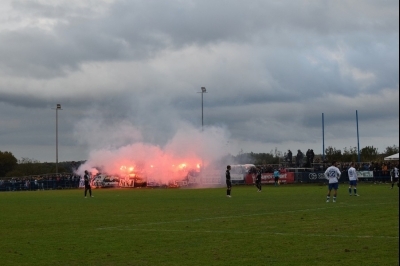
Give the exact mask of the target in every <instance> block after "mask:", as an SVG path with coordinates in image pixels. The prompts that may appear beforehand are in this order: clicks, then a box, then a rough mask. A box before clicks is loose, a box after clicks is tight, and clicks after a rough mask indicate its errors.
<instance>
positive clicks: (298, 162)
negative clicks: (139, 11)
mask: <svg viewBox="0 0 400 266" xmlns="http://www.w3.org/2000/svg"><path fill="white" fill-rule="evenodd" d="M303 158H304V154H303V153H302V152H301V150H297V155H296V166H297V167H300V166H303Z"/></svg>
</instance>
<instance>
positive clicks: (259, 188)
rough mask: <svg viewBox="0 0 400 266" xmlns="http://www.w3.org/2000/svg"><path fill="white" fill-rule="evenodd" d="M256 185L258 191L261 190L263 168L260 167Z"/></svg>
mask: <svg viewBox="0 0 400 266" xmlns="http://www.w3.org/2000/svg"><path fill="white" fill-rule="evenodd" d="M256 187H257V192H261V169H260V167H258V168H257V175H256Z"/></svg>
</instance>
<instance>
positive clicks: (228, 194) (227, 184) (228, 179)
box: [225, 165, 232, 198]
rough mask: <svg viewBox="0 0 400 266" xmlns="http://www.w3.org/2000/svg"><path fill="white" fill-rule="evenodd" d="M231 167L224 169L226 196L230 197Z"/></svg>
mask: <svg viewBox="0 0 400 266" xmlns="http://www.w3.org/2000/svg"><path fill="white" fill-rule="evenodd" d="M230 170H231V166H230V165H228V166H227V167H226V172H225V177H226V188H227V189H226V196H227V197H229V198H230V197H231V189H232V182H231V172H230Z"/></svg>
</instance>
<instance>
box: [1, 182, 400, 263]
mask: <svg viewBox="0 0 400 266" xmlns="http://www.w3.org/2000/svg"><path fill="white" fill-rule="evenodd" d="M347 188H348V186H347V184H341V185H340V188H339V191H338V199H337V202H336V203H332V202H330V203H326V202H325V197H326V190H327V188H326V186H317V185H301V186H300V185H299V186H298V185H282V186H280V187H273V186H264V187H263V190H262V192H261V193H257V191H256V188H255V187H254V186H234V187H233V189H232V198H227V197H226V196H225V193H226V192H225V191H226V190H225V189H224V188H216V189H97V190H93V195H94V196H95V197H94V198H86V199H85V198H84V197H83V191H82V190H58V191H27V192H3V193H0V221H1V227H2V229H1V237H0V254H1V255H0V264H1V265H83V264H85V265H338V264H345V265H398V264H399V243H398V241H399V221H398V219H399V192H398V188H397V187H395V188H394V189H393V190H391V189H389V185H372V184H360V185H359V188H358V192H359V194H361V196H360V197H354V196H351V197H350V196H349V194H348V190H347Z"/></svg>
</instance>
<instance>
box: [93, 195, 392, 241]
mask: <svg viewBox="0 0 400 266" xmlns="http://www.w3.org/2000/svg"><path fill="white" fill-rule="evenodd" d="M327 204H330V205H331V206H332V205H334V203H327ZM386 204H391V203H389V202H385V203H373V204H335V206H332V207H322V208H313V209H300V210H291V211H281V212H263V213H254V214H244V215H231V216H217V217H208V218H207V217H204V218H197V219H190V220H174V221H161V222H151V223H143V224H135V225H133V226H132V225H130V226H124V225H120V226H112V227H100V228H96V230H111V231H112V230H116V231H118V230H128V231H129V230H132V231H133V230H135V231H157V232H193V233H228V232H225V231H189V230H162V229H140V228H134V227H137V226H147V225H161V224H173V223H192V222H201V221H209V220H218V219H235V218H244V217H254V216H263V215H276V214H285V213H296V212H307V211H318V210H326V209H334V208H337V207H343V208H346V207H357V206H363V205H368V206H371V205H386ZM229 233H237V234H246V233H247V234H250V233H251V232H241V231H229ZM267 234H276V235H277V234H281V235H285V233H267ZM287 235H295V234H287ZM299 235H301V234H299ZM305 236H306V235H305ZM307 236H340V235H311V234H307ZM341 237H363V238H368V237H382V238H397V239H398V238H399V237H386V236H341Z"/></svg>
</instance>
